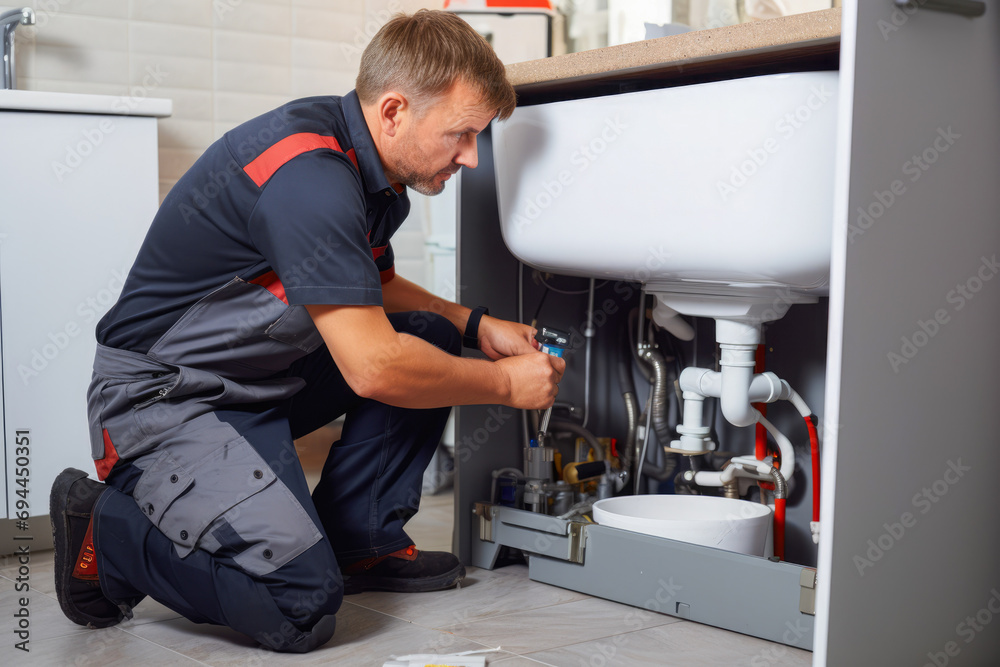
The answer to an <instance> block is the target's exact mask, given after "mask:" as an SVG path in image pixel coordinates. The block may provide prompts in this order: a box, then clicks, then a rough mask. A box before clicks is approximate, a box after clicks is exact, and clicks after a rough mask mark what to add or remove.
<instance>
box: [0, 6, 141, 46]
mask: <svg viewBox="0 0 1000 667" xmlns="http://www.w3.org/2000/svg"><path fill="white" fill-rule="evenodd" d="M19 30H20V29H19ZM15 34H16V33H15ZM35 45H36V46H42V47H45V46H58V47H72V48H80V49H86V48H91V47H97V48H100V49H102V50H104V51H127V50H128V22H127V21H125V20H124V19H108V18H96V17H92V16H77V15H72V14H53V15H52V16H51V17H50V19H49V21H48V22H47V23H46V25H45V26H44V27H36V29H35Z"/></svg>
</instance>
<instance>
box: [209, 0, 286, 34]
mask: <svg viewBox="0 0 1000 667" xmlns="http://www.w3.org/2000/svg"><path fill="white" fill-rule="evenodd" d="M233 2H236V0H217V1H216V3H215V4H214V5H213V13H212V24H213V25H214V26H215V27H216V28H222V29H223V30H237V31H241V32H256V33H263V34H268V35H283V36H286V37H287V36H288V35H291V34H292V12H291V8H290V7H288V6H280V5H274V4H262V3H260V2H246V1H244V2H239V3H238V4H232V3H233ZM227 3H228V4H227Z"/></svg>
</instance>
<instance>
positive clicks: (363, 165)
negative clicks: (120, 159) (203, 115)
mask: <svg viewBox="0 0 1000 667" xmlns="http://www.w3.org/2000/svg"><path fill="white" fill-rule="evenodd" d="M409 210H410V203H409V199H408V198H407V196H406V193H405V190H404V192H403V193H400V194H397V193H396V192H395V191H394V190H393V188H392V187H391V186H390V185H389V182H388V180H387V179H386V177H385V172H384V171H383V169H382V163H381V161H380V160H379V156H378V153H377V151H376V149H375V144H374V142H373V141H372V137H371V134H370V133H369V131H368V126H367V125H366V123H365V119H364V116H363V115H362V112H361V105H360V103H359V101H358V97H357V95H356V94H355V93H354V92H353V91H352V92H350V93H348V94H347V95H346V96H344V97H334V96H328V97H310V98H305V99H301V100H295V101H293V102H289V103H288V104H286V105H284V106H282V107H279V108H278V109H275V110H274V111H272V112H270V113H267V114H264V115H262V116H258V117H257V118H254V119H253V120H250V121H248V122H246V123H244V124H242V125H240V126H239V127H237V128H235V129H233V130H231V131H229V132H227V133H226V134H225V135H223V137H222V138H221V139H219V140H218V141H216V142H215V143H214V144H212V145H211V146H210V147H209V148H208V150H207V151H205V154H204V155H202V156H201V158H199V159H198V161H197V162H196V163H195V164H194V166H192V167H191V169H190V170H188V172H187V173H186V174H184V176H183V177H182V178H181V180H180V181H178V182H177V184H176V185H175V186H174V187H173V189H171V191H170V193H169V194H168V195H167V197H166V199H165V200H164V201H163V204H162V205H161V206H160V208H159V211H158V212H157V214H156V216H155V217H154V218H153V223H152V226H151V227H150V229H149V232H148V233H147V235H146V239H145V241H144V242H143V244H142V247H141V249H140V250H139V254H138V257H137V258H136V261H135V264H134V265H133V267H132V270H131V271H130V272H129V276H128V279H127V280H126V281H125V285H124V287H123V289H122V294H121V297H120V298H119V300H118V303H117V304H115V306H114V307H113V308H112V309H111V311H110V312H109V313H108V314H107V315H106V316H105V317H104V318H103V319H102V320H101V321H100V323H99V324H98V326H97V340H98V342H99V343H101V344H103V345H107V346H110V347H117V348H122V349H127V350H132V351H134V352H141V353H145V352H147V351H148V350H149V348H150V347H152V345H153V343H155V342H156V340H157V339H158V338H159V337H160V336H161V335H163V333H165V332H166V331H167V330H168V329H169V328H170V327H171V326H172V325H173V324H174V323H175V322H176V321H177V320H178V319H179V318H180V317H181V316H182V315H183V314H184V313H185V312H186V311H187V310H188V309H189V308H190V307H191V306H192V305H194V304H195V303H197V302H198V301H199V300H201V299H202V298H203V297H205V296H206V295H208V294H210V293H211V292H213V291H215V290H216V289H218V288H220V287H221V286H223V285H225V284H226V283H227V282H229V281H230V280H232V279H233V278H234V277H237V276H238V277H240V278H242V279H244V280H247V281H253V282H258V284H266V285H267V287H268V289H269V290H271V291H272V292H277V291H281V290H283V296H284V299H285V300H286V301H287V303H288V304H289V305H309V304H343V305H382V289H381V284H382V283H384V282H386V281H388V280H391V279H392V277H393V275H394V268H393V253H392V247H391V245H389V238H390V237H391V236H392V234H393V233H394V232H395V231H396V229H398V228H399V226H400V225H401V224H402V222H403V220H404V219H405V218H406V215H407V214H408V213H409ZM272 272H273V273H272ZM261 281H263V282H261Z"/></svg>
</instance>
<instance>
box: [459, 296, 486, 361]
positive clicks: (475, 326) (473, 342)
mask: <svg viewBox="0 0 1000 667" xmlns="http://www.w3.org/2000/svg"><path fill="white" fill-rule="evenodd" d="M489 314H490V309H489V308H486V307H485V306H476V307H475V308H473V309H472V312H471V313H470V314H469V322H468V324H466V325H465V335H463V336H462V345H463V346H464V347H467V348H469V349H470V350H478V349H479V322H480V320H482V319H483V315H489Z"/></svg>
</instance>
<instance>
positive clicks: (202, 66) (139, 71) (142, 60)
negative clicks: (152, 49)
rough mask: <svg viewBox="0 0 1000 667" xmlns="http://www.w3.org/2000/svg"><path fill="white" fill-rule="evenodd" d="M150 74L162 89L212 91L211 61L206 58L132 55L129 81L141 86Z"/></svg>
mask: <svg viewBox="0 0 1000 667" xmlns="http://www.w3.org/2000/svg"><path fill="white" fill-rule="evenodd" d="M152 74H157V75H158V76H160V77H161V78H162V79H163V81H162V82H161V83H160V85H161V86H163V87H169V88H203V89H207V90H211V89H212V61H211V60H209V59H208V58H181V57H178V56H160V55H153V54H145V53H134V54H132V56H131V58H130V59H129V81H130V82H131V83H133V84H137V85H138V84H142V82H143V81H144V80H148V79H149V78H150V76H151V75H152Z"/></svg>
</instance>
